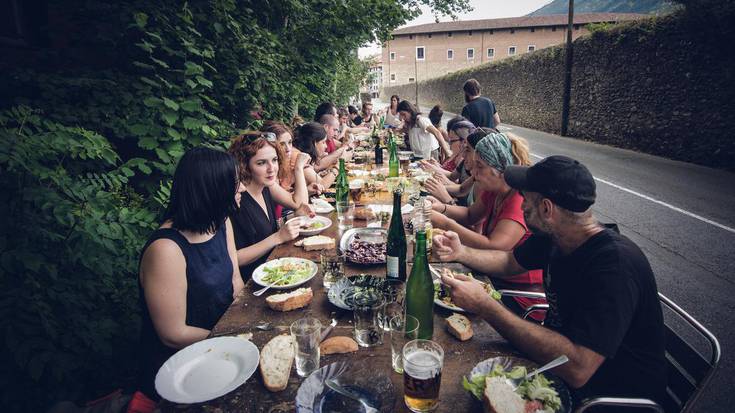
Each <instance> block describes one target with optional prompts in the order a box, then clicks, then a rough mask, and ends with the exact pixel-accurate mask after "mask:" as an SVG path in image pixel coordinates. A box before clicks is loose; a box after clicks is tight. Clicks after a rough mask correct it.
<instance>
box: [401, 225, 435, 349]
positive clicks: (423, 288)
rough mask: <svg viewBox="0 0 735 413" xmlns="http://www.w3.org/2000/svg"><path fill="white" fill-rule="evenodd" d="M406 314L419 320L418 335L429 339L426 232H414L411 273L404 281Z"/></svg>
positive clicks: (430, 294) (431, 315) (430, 297)
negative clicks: (414, 244) (414, 246)
mask: <svg viewBox="0 0 735 413" xmlns="http://www.w3.org/2000/svg"><path fill="white" fill-rule="evenodd" d="M406 314H408V315H412V316H414V317H416V319H418V320H419V331H418V337H417V338H419V339H422V340H431V337H432V336H433V335H434V283H433V282H432V280H431V274H429V263H428V260H427V257H426V232H425V231H423V228H422V229H420V230H419V231H418V232H417V233H416V252H415V254H414V257H413V266H412V267H411V275H410V276H409V277H408V281H407V283H406Z"/></svg>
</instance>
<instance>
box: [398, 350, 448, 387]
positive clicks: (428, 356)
mask: <svg viewBox="0 0 735 413" xmlns="http://www.w3.org/2000/svg"><path fill="white" fill-rule="evenodd" d="M440 370H441V359H440V358H439V356H438V355H436V354H434V353H432V352H430V351H425V350H417V351H414V352H412V353H410V354H408V355H406V358H405V360H404V362H403V371H404V373H406V374H408V375H409V376H411V377H413V378H414V379H418V380H428V379H431V378H433V377H435V376H436V375H438V374H439V371H440Z"/></svg>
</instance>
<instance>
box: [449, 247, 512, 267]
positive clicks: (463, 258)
mask: <svg viewBox="0 0 735 413" xmlns="http://www.w3.org/2000/svg"><path fill="white" fill-rule="evenodd" d="M508 254H509V253H508V252H507V251H498V250H480V249H476V248H472V247H467V246H465V247H462V252H461V253H460V254H459V257H457V261H459V262H461V263H462V264H464V265H466V266H468V267H470V268H472V269H473V270H476V271H480V272H483V273H486V274H505V273H506V268H507V267H508V264H507V262H508Z"/></svg>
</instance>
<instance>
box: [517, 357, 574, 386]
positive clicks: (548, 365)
mask: <svg viewBox="0 0 735 413" xmlns="http://www.w3.org/2000/svg"><path fill="white" fill-rule="evenodd" d="M567 361H569V357H567V356H565V355H564V354H562V355H561V356H559V357H557V358H555V359H553V360H551V361H550V362H548V363H546V364H544V365H543V366H541V367H539V368H537V369H536V370H534V371H532V372H530V373H528V374H526V376H525V377H522V378H520V379H507V380H508V381H509V382H510V385H511V386H513V390H515V389H517V388H518V385H519V384H521V382H523V381H525V380H530V379H531V378H532V377H533V376H535V375H537V374H539V373H542V372H544V371H546V370H550V369H553V368H554V367H559V366H561V365H562V364H564V363H566V362H567Z"/></svg>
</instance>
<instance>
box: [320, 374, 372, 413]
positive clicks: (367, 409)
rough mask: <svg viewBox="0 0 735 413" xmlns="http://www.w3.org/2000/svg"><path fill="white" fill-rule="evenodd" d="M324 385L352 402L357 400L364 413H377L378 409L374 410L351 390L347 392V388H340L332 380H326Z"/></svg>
mask: <svg viewBox="0 0 735 413" xmlns="http://www.w3.org/2000/svg"><path fill="white" fill-rule="evenodd" d="M324 383H325V384H326V385H327V387H329V388H330V389H332V390H334V391H336V392H337V393H339V394H341V395H342V396H345V397H348V398H350V399H352V400H357V401H358V402H360V404H362V407H364V408H365V413H378V412H379V410H378V409H376V408H375V407H373V406H372V405H371V404H370V403H368V402H367V401H365V399H364V398H363V397H362V396H360V395H359V394H356V393H354V392H353V391H352V390H349V389H347V388H344V387H342V386H340V385H339V384H337V382H335V381H334V380H332V379H329V380H326V381H325V382H324Z"/></svg>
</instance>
